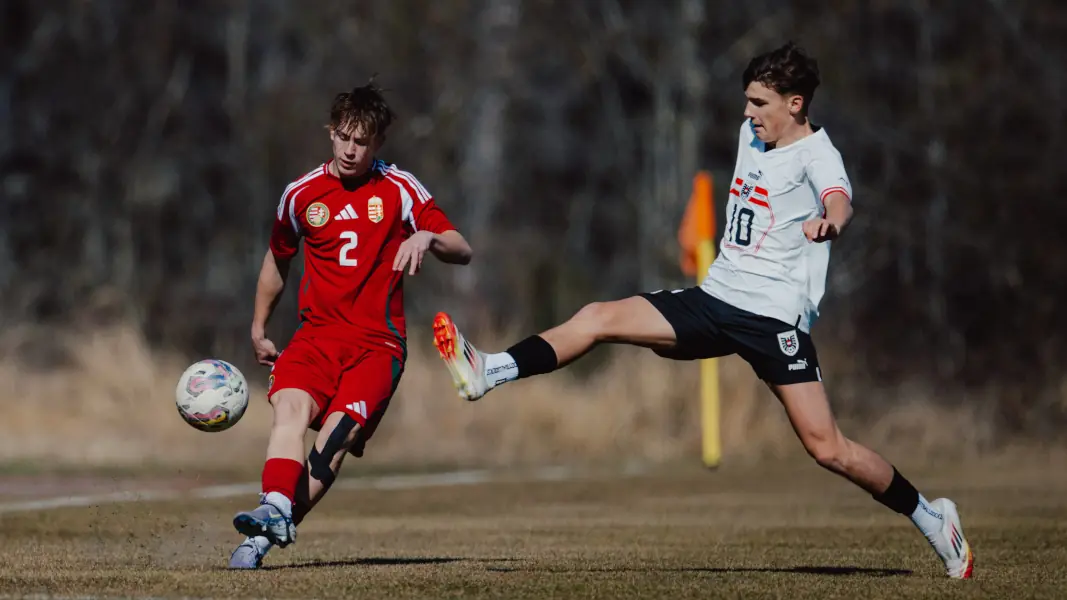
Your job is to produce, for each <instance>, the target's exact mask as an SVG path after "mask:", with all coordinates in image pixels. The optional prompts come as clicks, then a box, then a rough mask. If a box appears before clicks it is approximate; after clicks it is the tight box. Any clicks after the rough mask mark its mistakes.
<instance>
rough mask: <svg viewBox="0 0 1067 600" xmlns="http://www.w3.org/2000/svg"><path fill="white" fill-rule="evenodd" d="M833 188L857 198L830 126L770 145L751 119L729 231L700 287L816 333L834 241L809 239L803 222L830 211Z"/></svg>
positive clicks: (741, 148)
mask: <svg viewBox="0 0 1067 600" xmlns="http://www.w3.org/2000/svg"><path fill="white" fill-rule="evenodd" d="M833 192H843V193H844V194H845V195H847V196H848V197H849V198H851V197H852V184H851V183H849V180H848V175H846V174H845V167H844V164H843V163H842V162H841V154H840V153H839V152H838V151H837V149H836V148H834V145H833V144H832V143H831V142H830V138H829V136H827V134H826V130H825V129H819V130H817V131H816V132H815V133H814V134H812V135H809V136H807V137H805V138H803V139H801V140H799V141H797V142H793V143H792V144H789V145H788V146H785V147H783V148H775V149H772V150H767V149H766V145H765V144H764V143H763V142H761V141H760V140H759V138H757V137H756V135H755V133H754V132H753V130H752V125H751V122H750V121H748V120H746V121H745V122H744V124H742V126H741V134H740V137H739V139H738V144H737V166H736V167H734V177H733V181H732V182H731V184H730V196H729V198H730V200H729V203H728V204H727V206H726V231H725V232H724V233H723V238H722V244H720V246H719V256H718V258H716V259H715V262H714V263H712V265H711V268H709V269H708V276H707V277H706V278H705V279H704V283H703V284H702V285H701V287H702V288H703V289H704V291H705V292H707V293H709V294H711V295H712V296H714V297H716V298H718V299H719V300H722V301H723V302H726V303H727V304H730V305H732V306H734V307H737V308H740V309H742V310H746V311H748V312H752V313H756V314H758V315H763V316H767V317H772V318H775V319H778V320H780V321H784V322H785V323H788V324H790V325H792V326H795V327H797V328H799V329H800V330H801V331H804V332H806V333H810V332H811V326H812V324H814V323H815V320H816V319H817V318H818V316H819V301H820V300H821V299H822V296H823V292H824V291H825V288H826V268H827V265H828V263H829V262H830V243H829V242H824V243H819V244H815V243H811V242H809V241H808V240H807V238H806V237H804V231H803V229H802V228H801V225H802V224H803V223H804V221H808V220H810V219H814V218H817V217H820V216H822V215H823V214H824V207H823V203H822V202H823V200H824V199H825V198H826V196H828V195H829V194H831V193H833Z"/></svg>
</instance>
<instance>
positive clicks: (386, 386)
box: [267, 333, 404, 456]
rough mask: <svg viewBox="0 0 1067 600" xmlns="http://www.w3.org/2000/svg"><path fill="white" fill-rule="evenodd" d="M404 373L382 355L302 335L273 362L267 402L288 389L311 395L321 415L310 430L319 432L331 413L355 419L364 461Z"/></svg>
mask: <svg viewBox="0 0 1067 600" xmlns="http://www.w3.org/2000/svg"><path fill="white" fill-rule="evenodd" d="M403 372H404V362H403V361H402V360H400V359H399V358H397V357H395V356H393V355H392V354H389V353H388V352H385V351H383V350H368V349H367V348H364V347H363V346H358V345H356V344H352V343H348V342H342V341H338V340H333V339H328V338H322V337H313V336H301V335H299V333H298V334H297V335H295V336H293V339H292V341H290V342H289V345H288V346H287V347H286V348H285V350H283V351H282V353H281V355H280V356H278V359H277V360H276V361H275V362H274V367H273V368H272V369H271V374H270V380H269V383H268V385H267V397H268V398H269V397H270V395H271V394H273V393H274V392H276V391H278V390H283V389H286V388H295V389H298V390H304V391H305V392H307V393H308V394H311V398H312V399H313V400H314V401H315V404H317V405H318V407H319V412H318V414H317V415H316V416H315V418H313V419H312V420H311V423H309V424H308V428H309V429H313V430H315V431H319V430H320V429H321V428H322V423H323V421H325V420H326V417H327V416H329V415H330V414H331V413H335V412H343V413H345V414H347V415H349V416H351V417H352V418H353V419H355V421H356V422H357V423H359V428H360V436H359V440H357V442H356V445H355V446H354V447H353V449H352V453H353V454H355V455H356V456H362V454H363V444H365V443H366V441H367V440H369V439H370V437H371V436H372V435H374V430H375V429H377V428H378V423H380V422H381V420H382V416H383V415H384V414H385V410H386V409H387V408H388V407H389V400H390V399H391V398H392V397H393V392H395V391H396V386H397V384H399V383H400V376H401V374H403Z"/></svg>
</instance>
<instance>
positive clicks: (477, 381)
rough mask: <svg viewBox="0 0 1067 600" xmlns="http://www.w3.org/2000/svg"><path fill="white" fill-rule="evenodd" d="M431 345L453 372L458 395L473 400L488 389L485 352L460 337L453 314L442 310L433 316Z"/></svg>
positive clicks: (453, 380)
mask: <svg viewBox="0 0 1067 600" xmlns="http://www.w3.org/2000/svg"><path fill="white" fill-rule="evenodd" d="M433 345H434V346H435V347H436V348H437V352H438V354H440V355H441V359H442V360H444V361H445V366H447V367H448V372H449V373H451V374H452V383H453V384H454V385H455V386H456V391H458V392H459V397H460V398H463V399H464V400H469V401H472V402H473V401H474V400H477V399H479V398H481V397H482V396H484V395H485V393H486V392H488V391H489V380H488V379H487V378H486V376H485V355H484V354H482V353H481V352H478V350H477V349H476V348H475V347H474V346H473V345H471V343H470V342H468V341H467V338H465V337H463V334H461V333H460V332H459V328H458V327H456V324H455V323H454V322H453V321H452V317H450V316H448V315H447V314H445V313H443V312H442V313H437V316H435V317H434V319H433Z"/></svg>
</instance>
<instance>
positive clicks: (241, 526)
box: [233, 494, 296, 548]
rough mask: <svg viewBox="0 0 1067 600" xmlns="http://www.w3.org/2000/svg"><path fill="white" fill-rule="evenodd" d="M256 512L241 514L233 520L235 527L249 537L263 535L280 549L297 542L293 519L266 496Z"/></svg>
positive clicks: (250, 511)
mask: <svg viewBox="0 0 1067 600" xmlns="http://www.w3.org/2000/svg"><path fill="white" fill-rule="evenodd" d="M261 495H262V496H264V499H263V500H260V504H259V506H258V507H256V509H255V510H249V511H245V512H239V513H237V515H236V516H234V518H233V527H234V529H236V530H237V532H238V533H241V534H243V535H246V536H248V537H255V536H257V535H262V536H264V537H266V538H267V539H268V540H270V542H271V543H272V544H274V545H276V546H278V547H279V548H284V547H286V546H288V545H289V544H292V543H293V542H295V541H296V525H294V524H293V518H292V516H290V515H287V514H285V512H284V511H282V510H281V509H280V508H278V507H277V506H274V505H273V504H270V503H269V502H267V501H266V498H265V497H266V494H261Z"/></svg>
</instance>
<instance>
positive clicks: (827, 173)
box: [807, 151, 852, 204]
mask: <svg viewBox="0 0 1067 600" xmlns="http://www.w3.org/2000/svg"><path fill="white" fill-rule="evenodd" d="M807 170H808V181H810V182H811V187H812V191H814V192H815V195H816V196H818V198H819V203H820V204H822V203H823V202H825V201H826V197H827V196H829V195H830V194H832V193H834V192H841V193H843V194H844V195H845V196H848V199H849V200H851V199H852V182H850V181H849V180H848V174H847V173H845V165H844V163H842V162H841V155H840V154H838V153H837V152H836V151H833V152H820V153H818V154H816V155H815V157H814V158H812V160H811V162H809V163H808V169H807Z"/></svg>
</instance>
